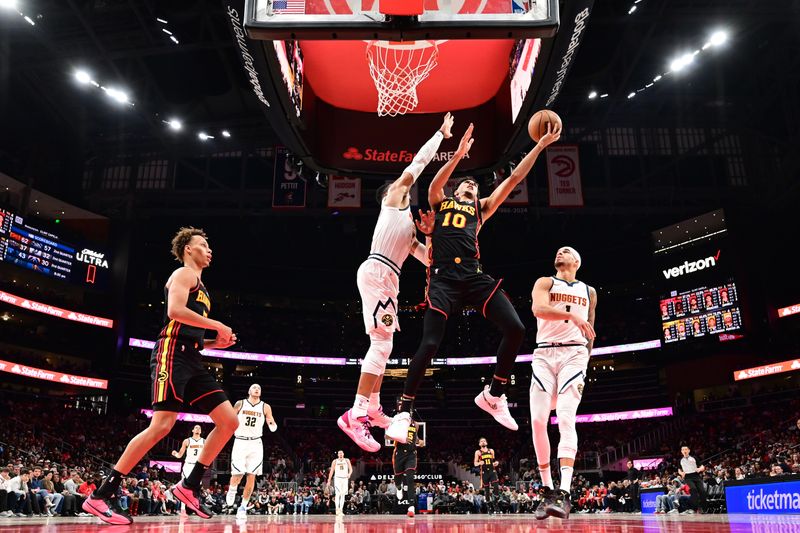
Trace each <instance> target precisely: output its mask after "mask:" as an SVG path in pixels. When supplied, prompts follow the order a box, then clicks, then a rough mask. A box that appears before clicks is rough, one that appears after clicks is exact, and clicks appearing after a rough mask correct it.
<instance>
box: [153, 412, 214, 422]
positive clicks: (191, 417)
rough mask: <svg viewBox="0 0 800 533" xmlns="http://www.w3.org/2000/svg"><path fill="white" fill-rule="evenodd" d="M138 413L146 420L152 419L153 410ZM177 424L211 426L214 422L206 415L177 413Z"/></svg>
mask: <svg viewBox="0 0 800 533" xmlns="http://www.w3.org/2000/svg"><path fill="white" fill-rule="evenodd" d="M139 412H140V413H142V414H143V415H144V416H146V417H147V418H153V412H154V411H153V410H152V409H139ZM177 420H178V422H194V423H197V424H213V423H214V421H213V420H212V419H211V417H210V416H208V415H201V414H199V413H178V418H177Z"/></svg>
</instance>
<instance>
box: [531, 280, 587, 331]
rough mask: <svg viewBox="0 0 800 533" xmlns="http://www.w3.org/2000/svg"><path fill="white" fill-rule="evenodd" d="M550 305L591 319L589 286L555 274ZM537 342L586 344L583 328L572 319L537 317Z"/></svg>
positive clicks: (585, 318)
mask: <svg viewBox="0 0 800 533" xmlns="http://www.w3.org/2000/svg"><path fill="white" fill-rule="evenodd" d="M550 279H551V280H552V281H553V286H552V287H550V305H551V306H553V307H555V308H556V309H558V310H560V311H566V312H568V313H575V314H577V315H578V316H579V317H581V318H582V319H584V320H588V319H589V286H588V285H586V284H585V283H584V282H582V281H578V280H575V281H573V282H572V283H569V282H567V281H564V280H563V279H559V278H557V277H555V276H552V277H551V278H550ZM536 344H538V345H539V346H542V345H545V346H547V345H550V344H584V345H585V344H586V338H585V337H584V336H583V333H581V330H580V329H579V328H578V326H576V325H575V324H574V323H572V321H570V320H542V319H541V318H537V319H536Z"/></svg>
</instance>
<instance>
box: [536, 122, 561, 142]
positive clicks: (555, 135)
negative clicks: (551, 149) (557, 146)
mask: <svg viewBox="0 0 800 533" xmlns="http://www.w3.org/2000/svg"><path fill="white" fill-rule="evenodd" d="M560 138H561V126H560V125H553V123H552V122H548V123H547V133H545V134H544V135H542V138H541V139H539V143H538V145H539V146H541V147H542V148H547V147H548V146H550V145H551V144H553V143H554V142H556V141H557V140H559V139H560Z"/></svg>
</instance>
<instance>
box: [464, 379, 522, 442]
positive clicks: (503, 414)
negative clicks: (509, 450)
mask: <svg viewBox="0 0 800 533" xmlns="http://www.w3.org/2000/svg"><path fill="white" fill-rule="evenodd" d="M475 405H477V406H478V407H480V408H481V409H483V410H484V411H486V412H487V413H489V414H490V415H492V416H493V417H494V419H495V420H497V421H498V422H500V424H502V425H503V426H505V427H507V428H508V429H510V430H511V431H517V430H518V429H519V426H518V425H517V422H516V421H515V420H514V417H512V416H511V412H510V411H509V410H508V400H506V395H505V394H503V395H502V396H500V397H499V398H498V397H496V396H492V395H491V394H489V385H486V387H484V389H483V390H482V391H481V393H480V394H478V395H477V396H475Z"/></svg>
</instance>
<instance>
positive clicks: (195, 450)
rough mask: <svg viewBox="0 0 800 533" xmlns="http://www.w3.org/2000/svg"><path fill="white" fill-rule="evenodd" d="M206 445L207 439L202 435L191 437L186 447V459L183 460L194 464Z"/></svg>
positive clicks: (188, 463)
mask: <svg viewBox="0 0 800 533" xmlns="http://www.w3.org/2000/svg"><path fill="white" fill-rule="evenodd" d="M205 445H206V439H204V438H203V437H200V438H199V439H197V440H195V439H194V437H189V447H188V448H187V449H186V459H185V460H184V461H183V462H184V463H186V464H187V465H193V464H195V463H196V462H197V458H198V457H200V453H201V452H202V451H203V448H204V447H205Z"/></svg>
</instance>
